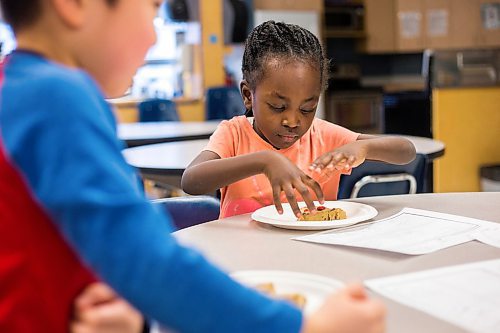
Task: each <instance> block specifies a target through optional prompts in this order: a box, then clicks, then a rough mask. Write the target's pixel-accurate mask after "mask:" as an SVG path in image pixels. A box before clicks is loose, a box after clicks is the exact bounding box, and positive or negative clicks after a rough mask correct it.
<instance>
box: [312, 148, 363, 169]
mask: <svg viewBox="0 0 500 333" xmlns="http://www.w3.org/2000/svg"><path fill="white" fill-rule="evenodd" d="M366 153H367V149H366V145H365V144H364V143H363V142H362V141H355V142H352V143H348V144H346V145H344V146H342V147H339V148H337V149H335V150H332V151H330V152H328V153H326V154H323V155H321V156H320V157H318V158H317V159H316V160H315V161H314V162H313V163H312V164H311V166H309V170H311V171H315V172H324V171H327V172H328V171H333V170H338V171H347V170H349V169H351V168H354V167H357V166H358V165H360V164H362V163H363V162H364V161H365V159H366Z"/></svg>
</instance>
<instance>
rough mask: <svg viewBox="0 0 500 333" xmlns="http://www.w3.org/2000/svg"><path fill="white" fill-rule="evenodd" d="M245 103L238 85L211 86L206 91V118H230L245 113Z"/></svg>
mask: <svg viewBox="0 0 500 333" xmlns="http://www.w3.org/2000/svg"><path fill="white" fill-rule="evenodd" d="M245 111H246V110H245V105H244V104H243V100H242V98H241V94H240V90H239V89H238V87H235V86H230V87H226V86H224V87H213V88H208V89H207V93H206V102H205V112H206V119H207V120H215V119H231V118H233V117H234V116H240V115H244V114H245Z"/></svg>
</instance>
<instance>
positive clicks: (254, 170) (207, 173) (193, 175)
mask: <svg viewBox="0 0 500 333" xmlns="http://www.w3.org/2000/svg"><path fill="white" fill-rule="evenodd" d="M260 173H262V174H264V175H265V176H266V177H267V178H268V179H269V182H270V184H271V187H272V191H273V201H274V205H275V206H276V209H277V210H278V212H279V213H280V214H281V213H282V212H283V207H282V206H281V199H280V197H281V192H285V194H286V197H287V200H288V202H289V203H290V206H291V207H292V210H293V211H294V213H295V215H296V216H300V209H299V207H298V205H297V199H296V192H298V193H300V195H301V196H302V198H303V199H304V202H305V203H306V205H307V207H308V208H309V209H310V210H311V211H315V209H316V208H315V206H314V202H313V201H314V200H313V197H312V196H311V191H310V190H312V191H313V192H314V193H315V194H316V197H317V198H318V200H319V201H320V202H323V201H324V198H323V192H322V190H321V187H320V185H319V184H318V183H317V182H316V181H315V180H313V179H312V178H311V177H309V176H308V175H306V174H305V173H304V172H303V171H302V170H300V169H299V168H298V167H297V166H296V165H295V164H293V163H292V162H291V161H290V160H289V159H288V158H286V157H285V156H283V155H281V154H279V153H276V152H273V151H260V152H256V153H251V154H245V155H240V156H235V157H228V158H220V156H219V155H217V154H216V153H214V152H211V151H202V152H201V153H200V154H199V155H198V156H197V157H196V158H195V159H194V161H193V162H191V164H190V165H189V166H188V168H187V169H186V171H185V172H184V174H183V175H182V182H181V183H182V190H183V191H184V192H186V193H189V194H195V195H196V194H206V193H210V192H214V191H216V190H218V189H220V188H222V187H225V186H228V185H230V184H232V183H234V182H237V181H239V180H241V179H244V178H247V177H250V176H253V175H256V174H260Z"/></svg>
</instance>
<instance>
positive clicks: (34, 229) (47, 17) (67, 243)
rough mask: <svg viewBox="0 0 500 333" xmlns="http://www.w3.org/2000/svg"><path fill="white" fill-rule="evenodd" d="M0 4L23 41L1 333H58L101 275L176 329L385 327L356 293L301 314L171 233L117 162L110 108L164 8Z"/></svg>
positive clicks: (14, 59)
mask: <svg viewBox="0 0 500 333" xmlns="http://www.w3.org/2000/svg"><path fill="white" fill-rule="evenodd" d="M1 5H2V12H3V15H4V17H5V19H6V20H7V21H8V22H9V23H10V24H11V25H12V27H13V29H14V31H15V34H16V37H17V42H18V49H17V50H16V51H14V52H13V53H12V54H11V55H10V56H8V57H7V59H5V62H4V63H3V64H2V67H1V70H0V73H1V75H0V81H1V82H0V177H1V178H0V203H1V204H0V221H1V222H0V244H2V248H1V249H0V294H1V295H2V297H1V298H0V330H1V331H6V332H34V331H43V332H51V333H63V332H66V331H67V330H68V327H69V322H70V318H71V312H72V309H73V304H74V300H75V297H77V295H78V294H79V293H80V292H81V291H82V290H83V289H84V288H85V287H86V286H89V285H90V284H91V283H92V282H93V281H95V280H96V279H102V280H103V281H105V282H107V283H108V284H109V285H110V286H111V287H112V288H113V289H114V290H116V292H117V293H119V294H120V295H122V296H123V297H124V298H125V299H127V300H128V301H129V302H130V303H131V304H132V305H133V306H134V307H136V308H137V309H139V310H140V311H141V312H142V313H144V314H145V315H146V316H147V317H148V318H154V319H156V320H158V321H159V322H160V323H161V324H163V325H165V326H166V327H171V328H173V329H174V330H175V331H179V332H299V331H301V330H302V331H303V332H335V330H336V329H342V328H343V327H348V326H349V324H353V325H354V324H355V325H359V326H358V328H359V330H357V331H356V332H362V331H367V330H366V328H370V329H373V328H377V330H374V332H378V331H380V325H382V324H383V320H382V318H383V315H382V313H383V311H382V309H381V306H380V305H378V304H377V303H375V302H373V301H370V300H369V299H367V298H366V297H364V296H359V294H358V293H357V292H356V291H350V290H349V289H347V290H344V292H343V293H340V294H339V295H336V296H332V297H331V298H329V299H328V301H327V302H326V303H325V305H324V307H322V308H321V309H320V310H319V311H317V312H316V313H314V314H312V315H311V316H309V317H303V316H302V314H301V313H300V311H299V310H298V309H296V308H294V307H293V306H291V305H289V304H287V303H285V302H279V301H274V300H270V299H268V298H266V297H264V296H263V295H261V294H259V293H257V292H255V291H252V290H250V289H248V288H245V287H243V286H241V285H240V284H238V283H236V282H235V281H233V280H232V279H231V278H229V277H228V276H227V275H226V274H225V273H224V272H222V271H220V270H219V269H217V268H215V267H214V266H213V265H211V264H210V263H209V262H207V261H206V260H205V259H204V258H203V257H202V256H201V255H200V254H198V253H197V252H195V251H192V250H190V249H188V248H185V247H182V246H180V245H179V244H178V243H177V242H176V241H175V239H174V238H173V237H172V236H171V235H169V233H168V231H171V230H172V227H171V224H170V221H169V220H168V219H167V218H165V217H163V216H162V215H161V214H160V213H158V212H156V211H155V210H154V209H153V208H152V206H151V205H150V203H149V202H148V201H147V199H146V198H145V197H144V195H143V193H142V192H141V190H140V187H139V186H138V185H137V184H136V182H135V181H136V175H135V172H134V170H132V168H130V167H129V166H128V165H127V163H126V162H125V161H124V159H123V157H122V155H121V149H122V148H123V147H122V144H121V143H120V142H119V141H117V139H116V128H115V127H116V124H115V120H114V117H113V114H112V112H111V110H110V108H109V106H108V105H107V103H106V102H105V100H104V97H115V96H118V95H120V94H122V93H123V91H125V89H126V88H127V87H128V86H129V84H130V81H131V78H132V75H133V74H134V73H135V71H136V69H137V67H138V66H140V65H141V64H142V62H143V59H144V56H145V53H146V51H147V50H148V48H149V47H150V46H151V45H152V44H153V43H154V41H155V34H154V28H153V18H154V17H155V15H156V11H157V9H158V7H159V6H160V5H161V1H157V0H92V1H90V0H64V1H63V0H1ZM339 308H341V309H345V310H346V311H347V312H348V313H349V316H341V315H340V314H339V315H337V313H338V311H339ZM193 318H196V320H193ZM343 325H345V326H343Z"/></svg>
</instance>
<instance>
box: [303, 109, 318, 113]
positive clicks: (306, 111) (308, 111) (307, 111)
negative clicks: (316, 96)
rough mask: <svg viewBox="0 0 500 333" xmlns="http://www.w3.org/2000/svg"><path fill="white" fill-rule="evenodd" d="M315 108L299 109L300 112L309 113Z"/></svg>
mask: <svg viewBox="0 0 500 333" xmlns="http://www.w3.org/2000/svg"><path fill="white" fill-rule="evenodd" d="M314 110H315V109H311V110H304V109H300V111H301V112H302V113H311V112H314Z"/></svg>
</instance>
